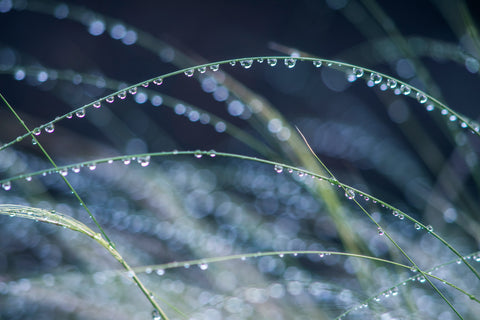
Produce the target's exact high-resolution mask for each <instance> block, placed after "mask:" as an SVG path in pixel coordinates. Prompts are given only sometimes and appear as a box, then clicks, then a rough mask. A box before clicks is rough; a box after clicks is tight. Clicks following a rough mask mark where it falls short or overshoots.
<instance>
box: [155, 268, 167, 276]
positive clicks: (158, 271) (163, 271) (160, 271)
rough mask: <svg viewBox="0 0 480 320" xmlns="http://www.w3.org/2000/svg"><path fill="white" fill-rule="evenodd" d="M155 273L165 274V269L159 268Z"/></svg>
mask: <svg viewBox="0 0 480 320" xmlns="http://www.w3.org/2000/svg"><path fill="white" fill-rule="evenodd" d="M155 273H156V274H157V275H159V276H163V275H164V274H165V270H163V269H157V270H156V271H155Z"/></svg>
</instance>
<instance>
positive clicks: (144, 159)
mask: <svg viewBox="0 0 480 320" xmlns="http://www.w3.org/2000/svg"><path fill="white" fill-rule="evenodd" d="M172 154H173V155H177V154H179V151H178V150H173V151H172ZM204 155H206V156H208V157H210V158H214V157H215V156H216V155H217V152H216V151H215V150H213V149H212V150H209V151H201V150H196V151H194V152H193V156H194V157H195V158H197V159H200V158H202V157H203V156H204ZM119 161H121V162H122V163H123V164H124V165H129V164H131V163H132V162H135V161H136V162H137V163H138V164H139V165H140V166H142V167H147V166H149V165H150V161H151V156H150V155H141V156H125V157H122V158H115V159H108V160H100V161H92V162H88V163H82V164H76V165H73V166H71V167H70V166H69V167H61V168H58V169H55V170H48V171H43V172H42V173H41V175H42V176H44V177H45V176H47V175H50V174H54V173H57V174H60V175H62V176H64V177H65V176H67V175H68V173H69V172H70V171H72V172H73V173H80V171H81V169H82V168H88V169H89V170H90V171H94V170H95V169H96V168H97V165H98V164H99V163H107V164H112V163H114V162H119ZM24 178H25V180H26V181H27V182H30V181H32V179H33V178H32V176H31V175H28V176H25V177H24ZM14 180H17V179H14ZM1 187H2V189H3V190H5V191H9V190H11V188H12V182H11V181H4V182H2V184H1Z"/></svg>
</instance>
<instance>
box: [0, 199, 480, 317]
mask: <svg viewBox="0 0 480 320" xmlns="http://www.w3.org/2000/svg"><path fill="white" fill-rule="evenodd" d="M0 214H2V215H8V216H10V217H16V218H24V219H30V220H35V221H39V222H45V223H49V224H53V225H57V226H61V227H65V228H68V229H70V230H73V231H76V232H80V233H82V234H84V235H86V236H88V237H90V238H92V239H94V240H95V241H96V242H97V243H99V244H100V245H101V246H102V247H104V248H105V249H107V250H108V251H109V252H110V254H111V255H112V256H114V257H115V259H116V260H117V261H119V262H120V263H121V264H122V266H124V268H125V270H126V272H127V275H128V276H129V277H131V278H133V279H134V281H135V282H136V283H137V285H138V286H139V287H140V288H141V290H142V291H143V292H144V293H145V294H146V295H148V296H150V297H151V296H152V293H151V292H149V291H148V290H147V289H146V288H145V287H144V286H143V285H142V284H141V282H140V281H139V280H138V277H137V273H140V272H146V270H152V269H157V270H163V271H165V270H167V269H173V268H182V267H184V266H185V265H189V266H192V265H198V266H199V267H200V268H201V269H207V268H208V264H212V263H218V262H224V261H231V260H245V259H247V258H259V257H264V256H280V257H284V256H287V255H291V256H294V257H297V256H298V255H320V256H321V257H327V256H330V255H338V256H345V257H354V258H360V259H366V260H371V261H376V262H381V263H385V264H391V265H394V266H397V267H400V268H404V269H408V270H410V269H411V267H410V266H409V265H404V264H401V263H398V262H395V261H390V260H386V259H381V258H377V257H372V256H365V255H360V254H354V253H347V252H337V251H328V250H322V251H315V250H289V251H273V252H257V253H247V254H236V255H230V256H222V257H212V258H202V259H194V260H187V261H176V262H171V263H165V264H159V265H147V266H142V267H135V268H131V267H130V266H128V264H127V263H126V262H125V260H124V259H123V258H122V256H121V255H120V253H118V251H117V250H115V249H114V248H112V247H111V246H110V244H109V243H108V242H107V241H105V240H104V239H103V238H102V236H101V234H99V233H95V232H94V231H93V230H91V229H90V228H89V227H87V226H86V225H84V224H83V223H81V222H79V221H77V220H75V219H74V218H72V217H69V216H67V215H64V214H62V213H60V212H56V211H48V210H44V209H40V208H33V207H27V206H21V205H9V204H0ZM477 256H480V252H475V253H472V254H470V255H467V256H465V257H464V258H465V259H468V258H471V257H477ZM453 263H456V260H452V261H449V262H446V263H443V264H441V265H439V266H435V267H433V268H430V269H428V270H425V272H424V273H422V276H424V277H426V278H428V277H431V278H434V279H436V280H438V281H441V282H443V283H444V284H446V285H448V286H450V287H452V288H454V289H456V290H457V291H459V292H461V293H462V294H464V295H466V296H468V297H469V298H470V299H471V300H473V301H476V302H477V303H480V300H478V298H477V297H475V296H474V295H472V294H470V293H468V292H467V291H465V290H463V289H461V288H459V287H457V286H455V285H454V284H453V283H451V282H449V281H446V280H445V279H442V278H440V277H437V276H435V275H433V274H431V272H432V271H435V270H438V269H440V268H442V267H445V266H448V265H451V264H453ZM123 272H125V271H123ZM416 278H418V276H411V277H409V278H408V279H405V280H403V281H402V282H400V283H397V284H396V285H394V286H392V287H391V288H388V289H386V290H384V291H382V292H380V293H378V294H376V295H374V296H371V297H370V298H368V299H367V300H365V301H363V302H362V303H361V304H362V305H363V304H368V303H369V302H371V301H373V300H374V299H375V298H376V297H378V296H381V295H382V294H384V293H386V292H388V291H392V290H394V288H397V287H399V286H401V285H405V283H407V282H410V281H414V280H415V279H416ZM135 279H136V280H135ZM137 281H138V282H137ZM172 307H173V306H172ZM352 310H354V308H350V309H349V310H347V311H345V312H344V313H342V314H341V315H340V316H338V317H337V319H340V318H342V317H344V316H346V315H347V314H348V313H350V312H351V311H352ZM176 311H177V312H179V313H180V314H181V312H180V311H179V310H176ZM162 316H164V318H165V319H167V318H166V316H165V315H162ZM183 316H185V315H183Z"/></svg>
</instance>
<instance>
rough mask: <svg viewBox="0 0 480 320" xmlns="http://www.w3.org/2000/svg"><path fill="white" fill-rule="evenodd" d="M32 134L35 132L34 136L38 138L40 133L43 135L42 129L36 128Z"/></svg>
mask: <svg viewBox="0 0 480 320" xmlns="http://www.w3.org/2000/svg"><path fill="white" fill-rule="evenodd" d="M32 132H33V134H34V135H36V136H38V135H40V133H42V130H40V128H35V129H33V131H32Z"/></svg>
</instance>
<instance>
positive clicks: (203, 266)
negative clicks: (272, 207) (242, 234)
mask: <svg viewBox="0 0 480 320" xmlns="http://www.w3.org/2000/svg"><path fill="white" fill-rule="evenodd" d="M303 253H307V252H303ZM307 254H310V253H307ZM316 254H318V255H319V257H320V258H324V257H326V256H330V255H331V253H330V252H319V253H316ZM286 255H291V256H293V257H298V256H299V253H295V252H294V253H291V252H290V253H278V257H279V258H284V257H285V256H286ZM250 256H251V257H256V256H258V257H259V256H263V255H262V254H261V253H257V254H255V255H250ZM464 258H465V259H467V260H470V259H472V258H473V260H474V261H476V262H480V253H478V252H477V253H473V254H470V255H467V256H465V257H464ZM240 260H242V261H246V260H247V257H246V256H242V257H241V258H240ZM456 263H457V264H460V263H461V260H457V261H456ZM196 265H197V267H198V268H199V269H200V270H202V271H205V270H207V269H208V263H206V262H200V263H197V264H196ZM182 266H183V268H185V269H189V268H190V267H191V265H190V264H189V263H183V264H182V263H179V262H178V263H175V264H174V265H172V266H171V267H172V268H175V267H182ZM441 267H443V266H438V267H435V268H433V269H431V270H430V271H428V272H427V273H428V274H432V271H435V270H438V269H440V268H441ZM154 271H155V273H156V274H157V275H158V276H163V275H165V270H164V269H156V270H154V269H153V268H152V267H146V268H145V271H144V272H145V273H146V274H152V273H153V272H154ZM410 271H411V272H413V273H417V272H418V270H417V268H416V267H414V266H412V267H411V268H410ZM408 282H419V283H421V284H423V283H425V282H426V278H425V276H424V275H422V274H420V275H414V276H412V277H410V278H408V279H406V280H405V281H403V282H401V283H400V284H398V285H396V286H393V287H390V288H388V289H386V290H384V291H382V292H380V293H379V294H377V295H375V296H373V297H371V298H369V299H368V300H367V301H365V302H363V303H361V304H359V305H358V306H356V307H353V308H351V309H350V310H349V311H348V312H346V313H345V314H344V315H343V316H341V317H339V318H338V319H342V318H343V317H345V316H346V315H347V314H348V313H350V312H351V311H356V310H361V309H364V308H368V307H369V303H370V301H372V302H377V303H378V302H380V301H382V300H384V299H388V298H389V297H395V296H397V295H398V294H399V293H400V289H399V286H406V285H407V283H408ZM152 318H153V319H162V318H161V317H160V315H159V313H158V311H156V310H154V311H153V312H152Z"/></svg>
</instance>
